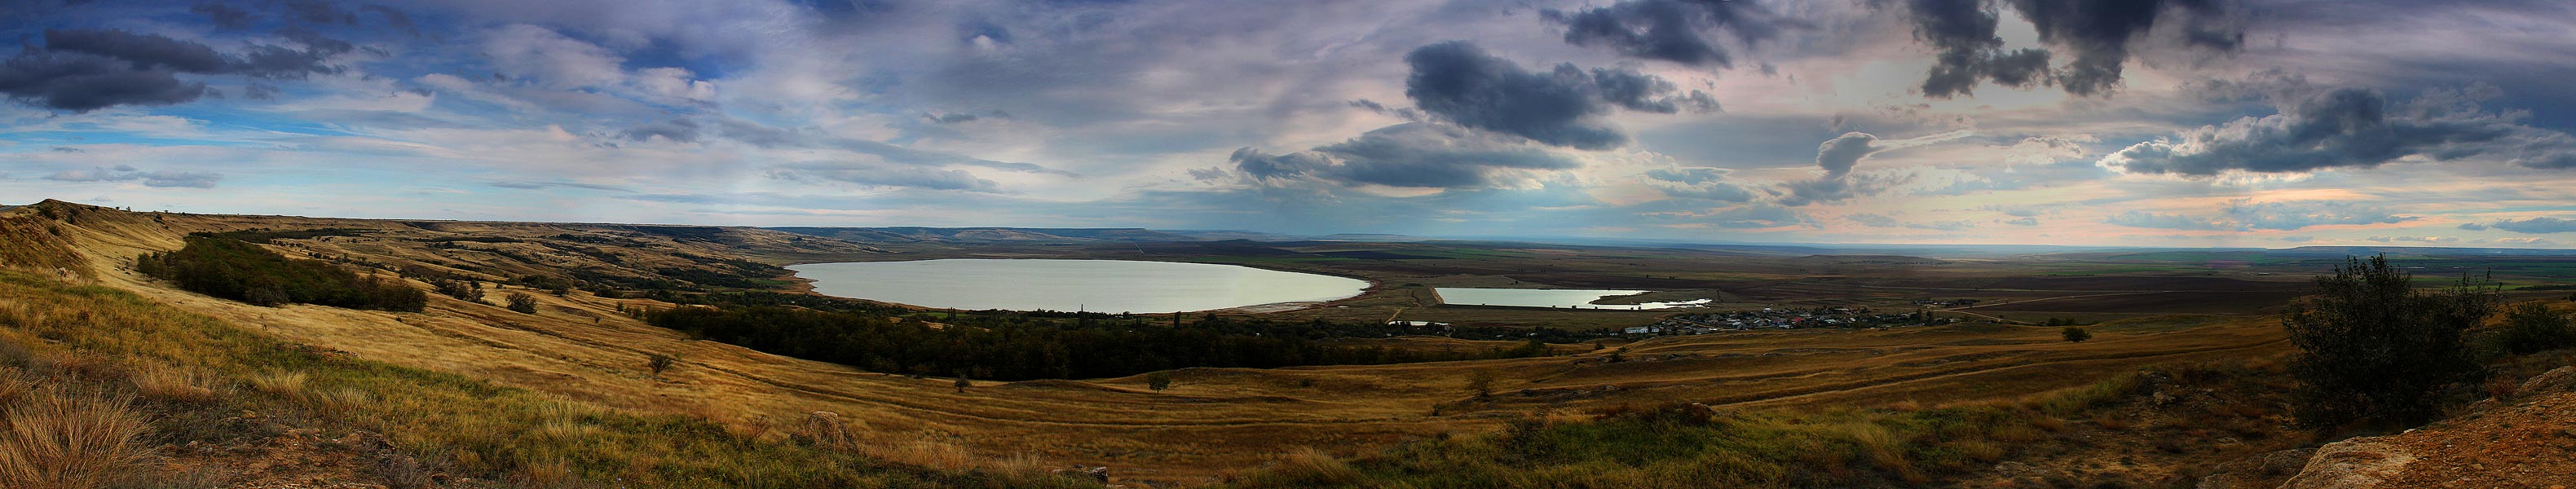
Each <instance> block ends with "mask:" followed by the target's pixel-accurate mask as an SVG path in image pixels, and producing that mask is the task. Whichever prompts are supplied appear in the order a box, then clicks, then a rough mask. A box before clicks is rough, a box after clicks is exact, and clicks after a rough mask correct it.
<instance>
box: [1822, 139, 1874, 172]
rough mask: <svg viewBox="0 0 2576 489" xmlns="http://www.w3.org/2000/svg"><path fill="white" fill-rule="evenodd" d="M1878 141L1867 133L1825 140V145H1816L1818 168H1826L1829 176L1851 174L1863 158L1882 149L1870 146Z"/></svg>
mask: <svg viewBox="0 0 2576 489" xmlns="http://www.w3.org/2000/svg"><path fill="white" fill-rule="evenodd" d="M1877 141H1878V136H1873V135H1870V134H1869V133H1865V132H1848V133H1843V135H1841V136H1836V137H1834V138H1833V139H1828V140H1825V142H1824V143H1823V144H1818V145H1816V166H1817V167H1821V168H1824V169H1825V174H1826V175H1828V176H1842V175H1843V174H1846V173H1851V169H1852V167H1853V166H1855V165H1859V164H1860V159H1861V158H1864V157H1868V156H1869V155H1870V153H1876V152H1878V150H1879V149H1880V148H1878V147H1876V146H1872V145H1871V144H1870V143H1874V142H1877Z"/></svg>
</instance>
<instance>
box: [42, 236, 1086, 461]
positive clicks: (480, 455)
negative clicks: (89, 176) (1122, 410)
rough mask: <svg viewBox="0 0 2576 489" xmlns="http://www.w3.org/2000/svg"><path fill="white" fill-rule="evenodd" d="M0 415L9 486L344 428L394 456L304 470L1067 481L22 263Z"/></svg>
mask: <svg viewBox="0 0 2576 489" xmlns="http://www.w3.org/2000/svg"><path fill="white" fill-rule="evenodd" d="M0 406H6V407H7V409H0V411H5V412H6V413H8V414H7V415H6V417H5V418H6V419H5V422H6V423H7V426H8V427H9V428H10V429H9V430H8V432H9V433H11V434H12V437H10V438H5V439H0V460H8V461H13V462H14V463H8V464H0V479H6V481H7V482H13V483H0V486H8V487H59V488H65V489H77V488H80V487H111V486H112V487H146V486H147V484H160V483H156V482H152V481H154V480H156V479H173V478H175V479H181V480H184V481H185V482H187V483H189V484H192V485H181V486H174V485H171V484H162V485H151V486H149V487H219V486H220V485H222V484H227V483H232V482H237V480H239V479H253V478H260V477H269V476H273V475H274V474H272V473H267V471H269V470H274V468H261V467H254V466H253V465H256V464H260V463H265V462H268V460H266V459H267V458H268V457H267V455H266V454H253V455H243V456H221V455H209V454H210V453H226V452H230V453H234V454H241V453H258V452H263V451H266V450H264V449H266V448H268V447H271V446H273V445H275V444H277V443H279V442H281V441H286V442H293V441H299V439H306V441H309V440H310V439H331V438H339V439H344V440H345V439H349V438H348V437H346V436H344V435H346V434H348V433H352V432H353V430H364V431H367V432H372V433H377V434H381V435H382V437H383V439H384V441H386V442H388V443H389V445H386V446H388V447H390V449H389V450H385V451H382V452H376V451H372V450H374V449H375V447H358V446H349V447H341V448H342V449H344V450H346V451H349V452H351V453H353V454H357V455H359V456H361V458H363V459H365V460H351V461H348V462H349V463H347V464H344V465H349V466H348V467H315V468H312V470H315V471H319V472H323V473H325V474H327V475H331V476H336V477H353V478H357V479H361V480H369V481H380V482H378V483H383V484H387V485H392V486H397V487H417V486H427V485H452V486H457V487H487V486H488V487H577V486H582V485H587V484H594V483H596V484H603V485H604V484H610V483H622V484H618V485H621V486H643V487H710V488H715V487H726V488H731V487H776V488H809V487H1031V486H1058V487H1074V486H1077V485H1078V484H1077V483H1076V482H1075V481H1073V480H1072V479H1066V478H1060V477H1052V476H1045V475H1039V474H1036V473H1035V470H1033V468H1032V470H1027V471H1022V472H1021V473H1018V474H997V473H986V472H976V471H966V472H944V471H938V470H930V469H922V468H915V467H901V466H894V465H889V464H886V463H884V462H881V461H878V460H875V459H872V458H868V457H865V456H862V455H858V454H854V453H850V452H846V451H836V450H826V449H820V448H816V447H812V446H806V445H800V444H796V443H785V442H778V441H766V440H759V439H754V438H748V437H744V436H739V435H736V434H734V433H732V432H730V431H728V430H727V429H726V428H725V427H724V426H722V425H720V424H718V423H715V422H712V421H710V420H707V419H703V418H698V417H691V416H685V415H672V414H645V413H633V412H628V411H624V410H617V409H604V408H600V407H596V406H592V405H589V404H587V403H581V402H577V401H572V400H568V399H564V398H561V397H557V396H551V395H547V394H544V393H539V392H534V391H529V390H525V389H517V388H511V387H506V386H501V385H496V384H493V383H491V382H488V381H484V380H480V379H475V378H471V377H467V376H462V375H456V374H451V373H441V372H433V371H427V370H421V369H415V368H405V367H399V366H394V365H390V364H386V363H383V362H375V361H368V360H363V359H358V358H353V357H352V356H351V355H349V354H347V353H346V352H339V351H334V350H330V349H326V348H316V347H310V346H304V345H296V344H289V343H285V342H281V341H277V340H273V339H269V338H266V337H263V336H261V335H258V334H254V333H251V332H249V331H245V330H244V329H242V328H240V327H237V326H234V325H232V324H228V323H226V322H225V321H222V320H218V319H214V318H210V317H206V316H202V315H196V314H190V313H186V312H183V311H179V310H176V309H173V308H170V307H168V306H163V305H160V304H156V303H153V302H151V301H149V300H146V299H144V298H142V297H140V296H136V295H134V294H130V293H125V292H122V291H118V290H115V289H110V288H105V287H99V286H71V285H65V284H62V283H60V282H58V281H55V280H52V279H47V278H41V277H36V276H32V275H29V274H25V273H20V272H0ZM317 436H318V437H319V438H314V437H317ZM84 438H86V439H87V440H85V441H82V442H79V443H74V444H71V445H70V446H55V445H61V444H47V443H43V440H48V439H76V440H78V439H84ZM357 438H359V439H364V438H365V436H363V435H361V436H359V437H357ZM352 443H354V442H352ZM326 453H327V452H326ZM85 465H86V466H88V467H82V466H85ZM27 466H36V467H55V468H64V467H78V468H77V469H62V470H26V467H27ZM438 481H447V483H445V484H442V483H441V482H438ZM21 484H23V485H21Z"/></svg>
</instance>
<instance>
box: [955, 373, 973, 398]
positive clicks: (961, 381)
mask: <svg viewBox="0 0 2576 489" xmlns="http://www.w3.org/2000/svg"><path fill="white" fill-rule="evenodd" d="M956 385H957V393H959V394H964V393H966V388H968V387H974V386H975V381H974V380H969V379H967V378H966V374H957V384H956Z"/></svg>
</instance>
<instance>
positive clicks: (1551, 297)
mask: <svg viewBox="0 0 2576 489" xmlns="http://www.w3.org/2000/svg"><path fill="white" fill-rule="evenodd" d="M1432 290H1434V291H1436V292H1439V293H1440V302H1442V303H1447V304H1460V305H1473V306H1517V307H1568V308H1581V309H1671V308H1676V307H1698V306H1699V305H1700V304H1706V303H1708V302H1709V301H1708V300H1707V299H1700V300H1695V301H1686V302H1648V303H1643V304H1594V303H1592V301H1597V300H1601V299H1603V298H1607V297H1615V296H1623V295H1637V294H1643V293H1646V292H1649V291H1644V290H1607V289H1486V288H1473V287H1437V288H1434V289H1432Z"/></svg>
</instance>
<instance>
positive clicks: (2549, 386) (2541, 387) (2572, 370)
mask: <svg viewBox="0 0 2576 489" xmlns="http://www.w3.org/2000/svg"><path fill="white" fill-rule="evenodd" d="M2513 392H2514V395H2517V396H2523V397H2531V396H2541V395H2548V394H2558V393H2565V392H2576V367H2558V368H2556V369H2552V370H2550V371H2549V372H2547V373H2543V374H2540V375H2538V376H2534V377H2532V378H2531V380H2526V381H2522V387H2520V388H2516V389H2514V391H2513Z"/></svg>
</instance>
